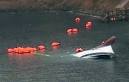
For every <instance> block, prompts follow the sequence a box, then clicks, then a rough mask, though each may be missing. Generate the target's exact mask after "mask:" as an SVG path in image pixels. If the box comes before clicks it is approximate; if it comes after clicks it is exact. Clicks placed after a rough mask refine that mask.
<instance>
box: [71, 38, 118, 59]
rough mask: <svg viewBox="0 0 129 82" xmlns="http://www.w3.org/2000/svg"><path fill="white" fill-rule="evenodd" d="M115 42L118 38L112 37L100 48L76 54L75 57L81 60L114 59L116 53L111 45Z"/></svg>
mask: <svg viewBox="0 0 129 82" xmlns="http://www.w3.org/2000/svg"><path fill="white" fill-rule="evenodd" d="M115 41H116V36H111V37H110V38H108V39H107V40H105V41H103V42H102V43H101V44H100V45H99V46H97V47H95V48H92V49H89V50H86V51H82V52H78V53H75V54H73V56H75V57H81V58H112V57H113V54H114V51H113V49H112V46H111V45H112V44H113V43H114V42H115Z"/></svg>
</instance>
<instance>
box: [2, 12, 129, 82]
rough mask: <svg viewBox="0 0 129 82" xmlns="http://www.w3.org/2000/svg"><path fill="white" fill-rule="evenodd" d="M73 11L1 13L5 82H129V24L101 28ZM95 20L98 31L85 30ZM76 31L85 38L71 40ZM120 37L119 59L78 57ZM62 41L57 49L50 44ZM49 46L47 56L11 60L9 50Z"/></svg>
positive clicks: (101, 26)
mask: <svg viewBox="0 0 129 82" xmlns="http://www.w3.org/2000/svg"><path fill="white" fill-rule="evenodd" d="M76 16H78V15H76V14H72V13H68V12H37V13H36V12H30V13H28V12H22V13H21V12H19V13H11V12H9V13H5V12H1V13H0V82H129V78H128V77H129V47H128V45H129V23H128V22H114V23H102V22H100V21H98V20H95V19H93V18H90V17H87V16H81V17H82V19H81V24H80V25H77V24H75V23H74V22H73V19H74V18H75V17H76ZM88 19H91V20H93V23H94V29H93V30H91V31H88V30H85V29H84V28H83V24H84V22H85V21H86V20H88ZM71 26H73V27H77V28H79V29H80V33H79V34H78V35H76V36H72V37H70V36H68V35H67V34H66V32H65V30H66V29H67V28H68V27H71ZM112 35H115V36H116V37H117V41H116V43H115V44H114V45H113V49H114V51H115V58H113V59H109V60H103V59H100V60H95V59H81V58H76V57H73V56H72V55H70V54H72V53H74V49H75V48H77V47H82V48H86V49H89V48H92V47H95V46H97V45H98V44H99V43H101V41H102V40H104V39H106V38H108V37H110V36H112ZM54 40H57V41H60V42H61V48H60V49H58V50H53V49H51V47H50V43H51V42H52V41H54ZM43 43H44V44H45V45H46V47H47V51H46V53H45V54H40V53H37V54H35V55H24V56H19V55H18V56H17V55H8V54H7V48H10V47H16V46H25V47H26V46H33V47H35V46H37V45H39V44H43Z"/></svg>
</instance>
